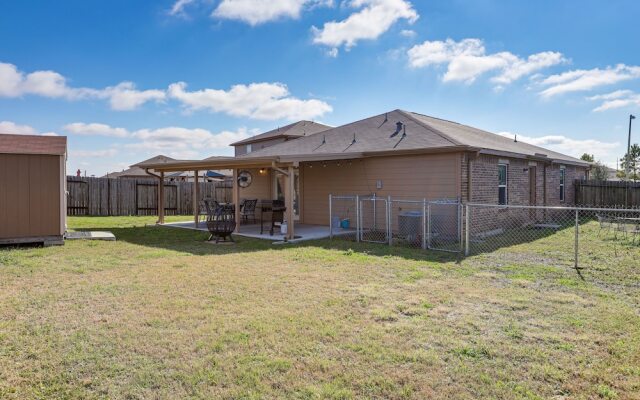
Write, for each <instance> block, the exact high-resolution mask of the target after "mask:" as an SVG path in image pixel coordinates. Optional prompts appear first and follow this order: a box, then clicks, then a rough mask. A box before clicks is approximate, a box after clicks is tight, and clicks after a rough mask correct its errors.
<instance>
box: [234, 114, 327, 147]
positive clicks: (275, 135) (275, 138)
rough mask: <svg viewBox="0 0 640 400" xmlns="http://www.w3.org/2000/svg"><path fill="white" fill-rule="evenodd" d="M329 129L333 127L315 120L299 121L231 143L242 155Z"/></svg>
mask: <svg viewBox="0 0 640 400" xmlns="http://www.w3.org/2000/svg"><path fill="white" fill-rule="evenodd" d="M327 129H331V127H330V126H327V125H323V124H319V123H317V122H313V121H298V122H295V123H293V124H290V125H287V126H283V127H280V128H276V129H274V130H272V131H269V132H265V133H261V134H259V135H256V136H252V137H250V138H247V139H244V140H241V141H239V142H235V143H231V146H233V147H234V149H235V155H236V156H241V155H243V154H249V153H252V152H254V151H258V150H262V149H264V148H267V147H270V146H274V145H276V144H280V143H284V142H287V141H289V140H293V139H298V138H300V137H303V136H309V135H313V134H314V133H318V132H322V131H326V130H327Z"/></svg>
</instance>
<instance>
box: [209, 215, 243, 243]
mask: <svg viewBox="0 0 640 400" xmlns="http://www.w3.org/2000/svg"><path fill="white" fill-rule="evenodd" d="M207 229H208V230H209V233H210V235H209V239H207V240H211V239H212V238H214V237H215V238H216V243H219V242H220V240H222V241H223V242H227V241H231V242H233V241H234V240H233V237H232V236H231V234H232V233H233V231H234V230H235V229H236V220H235V212H234V211H233V209H232V208H229V207H218V208H217V209H216V211H215V213H214V214H213V218H212V219H211V220H207Z"/></svg>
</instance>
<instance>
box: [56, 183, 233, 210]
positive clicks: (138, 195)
mask: <svg viewBox="0 0 640 400" xmlns="http://www.w3.org/2000/svg"><path fill="white" fill-rule="evenodd" d="M198 185H199V198H200V199H204V198H212V199H214V200H217V201H219V202H230V201H231V198H232V188H231V182H200V183H198ZM67 192H68V194H67V215H91V216H109V215H114V216H117V215H157V214H158V208H157V207H158V180H157V179H154V178H151V179H132V178H120V179H110V178H81V177H75V176H68V177H67ZM192 193H193V182H167V181H165V188H164V204H165V215H193V197H192Z"/></svg>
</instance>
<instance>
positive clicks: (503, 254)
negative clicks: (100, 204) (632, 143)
mask: <svg viewBox="0 0 640 400" xmlns="http://www.w3.org/2000/svg"><path fill="white" fill-rule="evenodd" d="M173 218H175V217H173ZM182 219H184V218H182ZM154 221H155V218H154V217H130V218H126V217H123V218H119V217H109V218H83V217H72V218H70V219H69V223H70V226H71V227H72V228H73V229H108V230H110V231H112V232H113V233H114V234H115V235H116V236H117V238H118V241H117V242H89V241H76V242H67V244H66V245H65V246H61V247H49V248H19V249H0V398H2V399H14V398H16V399H23V398H28V399H31V398H46V399H51V398H54V399H92V398H115V399H125V398H126V399H136V398H154V399H156V398H171V399H174V398H180V399H182V398H202V399H211V398H227V399H237V398H246V399H263V398H265V399H282V398H293V399H325V398H327V399H351V398H384V399H386V398H390V399H396V398H397V399H400V398H415V399H427V398H451V399H476V398H499V399H519V398H526V399H537V398H555V399H582V398H584V399H592V398H605V399H606V398H609V399H615V398H619V399H633V398H640V289H639V286H640V283H639V282H640V280H639V278H640V265H639V264H640V261H639V260H640V250H639V249H638V247H633V246H626V247H624V246H620V247H619V248H617V249H616V250H615V254H614V252H613V251H611V248H612V247H611V246H608V245H607V243H606V241H604V240H601V239H596V238H595V235H591V236H588V237H587V238H586V239H584V240H583V242H582V245H583V247H582V249H583V250H581V258H582V261H583V266H584V268H585V269H584V270H582V271H581V273H582V276H579V275H578V274H577V272H576V271H575V270H574V269H573V268H571V266H570V262H562V261H563V260H564V261H570V260H571V257H572V253H571V250H569V251H566V244H565V245H561V243H562V241H563V240H568V239H570V238H571V235H572V232H569V230H567V231H560V232H557V233H555V234H553V235H550V236H547V237H543V238H541V239H539V240H537V241H536V242H534V243H524V244H518V245H515V246H512V247H510V248H506V249H505V248H503V249H499V250H496V251H494V252H492V253H484V254H479V255H475V256H473V257H470V258H467V259H464V260H458V259H457V258H456V256H455V255H449V254H444V253H433V252H432V253H424V252H422V251H420V250H410V249H402V248H398V247H391V248H390V247H388V246H384V245H365V244H356V243H350V242H346V241H333V242H331V241H328V240H327V241H314V242H306V243H302V244H299V245H281V246H272V245H271V244H270V243H269V242H265V241H257V240H250V239H245V238H238V239H237V241H238V243H237V244H235V245H218V246H216V245H212V244H208V243H205V242H204V239H206V234H204V233H201V232H194V231H187V230H180V229H171V228H165V227H152V226H151V227H145V225H146V224H152V223H153V222H154ZM585 229H596V228H595V225H593V226H587V227H585ZM590 241H591V242H590ZM565 253H566V254H565ZM552 255H553V257H552ZM563 257H564V258H563ZM556 259H558V260H560V261H559V262H556V261H554V260H556Z"/></svg>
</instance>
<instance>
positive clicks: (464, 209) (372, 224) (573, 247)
mask: <svg viewBox="0 0 640 400" xmlns="http://www.w3.org/2000/svg"><path fill="white" fill-rule="evenodd" d="M329 204H330V205H329V208H330V215H331V218H330V219H331V220H330V226H331V237H332V238H340V239H346V240H351V241H359V242H370V243H379V244H386V245H390V246H401V247H409V248H415V249H424V250H437V251H446V252H454V253H463V254H464V255H478V254H482V253H492V252H496V251H499V252H502V253H503V254H504V256H505V260H506V259H510V258H511V259H513V261H525V262H526V261H531V262H542V263H546V262H549V263H551V262H553V263H566V264H571V265H574V266H575V267H578V266H579V263H580V258H581V255H583V256H588V257H586V259H588V260H597V259H598V257H617V256H618V255H619V254H621V252H628V251H631V250H637V248H638V246H640V208H624V209H622V208H593V207H549V206H516V205H495V204H472V203H468V204H462V203H461V202H459V201H458V200H456V199H441V200H426V199H397V198H392V197H379V196H373V195H372V196H330V197H329Z"/></svg>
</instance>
